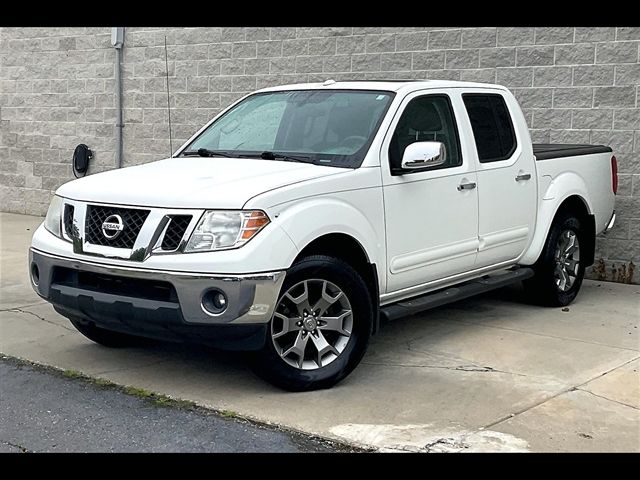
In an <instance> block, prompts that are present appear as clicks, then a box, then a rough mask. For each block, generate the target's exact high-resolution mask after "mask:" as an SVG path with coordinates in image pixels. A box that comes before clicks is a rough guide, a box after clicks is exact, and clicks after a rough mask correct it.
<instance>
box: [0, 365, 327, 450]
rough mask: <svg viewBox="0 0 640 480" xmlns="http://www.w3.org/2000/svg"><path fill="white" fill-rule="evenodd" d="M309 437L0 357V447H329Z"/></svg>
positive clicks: (16, 448) (307, 448)
mask: <svg viewBox="0 0 640 480" xmlns="http://www.w3.org/2000/svg"><path fill="white" fill-rule="evenodd" d="M333 450H335V448H334V447H332V445H331V444H329V443H327V442H324V441H321V440H315V439H313V438H312V437H306V436H301V435H297V434H294V433H290V432H284V431H280V430H275V429H271V428H267V427H263V426H258V425H255V424H252V423H249V422H247V421H243V420H238V419H229V418H224V417H222V416H220V415H219V414H216V413H214V412H211V413H209V412H206V411H204V410H202V409H189V408H177V407H175V406H158V405H157V404H156V403H154V401H153V400H150V399H148V398H147V399H145V398H139V397H137V396H134V395H129V394H126V393H124V392H122V391H121V390H119V389H117V388H113V387H109V386H106V387H104V386H98V385H95V384H93V383H91V382H89V381H87V380H83V379H73V378H65V377H64V376H62V375H61V374H59V373H53V372H49V371H46V370H42V369H40V368H38V367H33V366H30V365H28V364H22V363H19V362H16V361H13V360H7V359H3V360H0V452H16V453H19V452H329V451H333Z"/></svg>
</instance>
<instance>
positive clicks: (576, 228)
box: [524, 212, 589, 307]
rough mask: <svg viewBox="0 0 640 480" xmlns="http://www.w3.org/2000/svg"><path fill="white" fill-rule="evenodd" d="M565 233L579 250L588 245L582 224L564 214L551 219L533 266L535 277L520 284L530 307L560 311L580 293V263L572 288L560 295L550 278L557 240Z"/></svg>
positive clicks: (581, 264)
mask: <svg viewBox="0 0 640 480" xmlns="http://www.w3.org/2000/svg"><path fill="white" fill-rule="evenodd" d="M567 230H569V231H571V232H573V233H575V235H576V237H577V239H578V244H579V245H580V246H581V248H584V247H585V246H586V245H588V243H589V242H587V238H586V235H587V233H586V232H585V230H584V227H583V223H582V222H581V221H580V219H579V218H578V217H576V216H574V215H572V214H571V213H568V212H565V213H560V214H559V215H558V216H557V217H556V218H555V220H554V222H553V224H552V225H551V228H550V229H549V235H548V236H547V241H546V242H545V245H544V249H543V250H542V253H541V254H540V258H539V259H538V261H537V262H536V263H535V265H534V266H533V269H534V271H535V276H534V277H533V278H531V279H529V280H526V281H525V282H524V287H525V292H526V294H527V296H528V298H529V299H530V300H531V301H532V302H533V303H536V304H539V305H543V306H547V307H564V306H566V305H569V304H570V303H571V302H573V300H574V299H575V298H576V296H577V295H578V292H579V291H580V286H581V285H582V280H584V273H585V265H584V262H579V263H578V271H577V275H576V276H575V280H574V281H573V285H572V286H571V288H569V289H568V290H566V291H562V290H561V289H560V288H559V287H558V286H557V285H556V278H555V276H554V271H555V267H556V259H555V253H556V248H557V245H558V240H559V239H560V236H561V235H562V233H563V232H565V231H567ZM583 255H584V254H583ZM583 258H584V257H583Z"/></svg>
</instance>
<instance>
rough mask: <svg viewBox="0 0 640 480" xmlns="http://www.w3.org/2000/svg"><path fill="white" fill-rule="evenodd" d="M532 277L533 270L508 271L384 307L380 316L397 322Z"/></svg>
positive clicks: (523, 268)
mask: <svg viewBox="0 0 640 480" xmlns="http://www.w3.org/2000/svg"><path fill="white" fill-rule="evenodd" d="M533 275H534V272H533V269H531V268H526V267H521V268H518V269H516V270H508V271H506V273H500V274H496V275H493V276H487V277H482V278H478V279H475V280H469V281H468V282H464V283H461V284H460V285H456V286H454V287H449V288H445V289H444V290H437V291H435V292H430V293H426V294H424V295H420V296H419V297H414V298H410V299H408V300H401V301H400V302H398V303H393V304H390V305H385V306H384V307H381V308H380V315H381V317H382V318H384V319H386V320H387V321H389V320H397V319H398V318H402V317H408V316H409V315H415V314H416V313H420V312H424V311H425V310H429V309H431V308H436V307H439V306H441V305H446V304H447V303H451V302H456V301H458V300H462V299H465V298H469V297H473V296H474V295H478V294H480V293H485V292H489V291H491V290H495V289H497V288H502V287H506V286H507V285H511V284H512V283H515V282H519V281H520V280H526V279H527V278H531V277H533Z"/></svg>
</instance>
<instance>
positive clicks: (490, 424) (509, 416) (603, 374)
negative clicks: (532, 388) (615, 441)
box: [482, 357, 640, 430]
mask: <svg viewBox="0 0 640 480" xmlns="http://www.w3.org/2000/svg"><path fill="white" fill-rule="evenodd" d="M639 358H640V357H634V358H632V359H630V360H627V361H626V362H624V363H623V364H621V365H617V366H615V367H613V368H610V369H609V370H607V371H606V372H603V373H601V374H599V375H596V376H595V377H593V378H590V379H589V380H587V381H585V382H582V383H581V384H579V385H571V386H570V387H567V388H564V389H562V390H560V391H559V392H556V393H554V394H553V395H549V396H548V397H546V398H544V399H542V400H540V401H538V402H535V403H534V404H532V405H529V406H528V407H525V408H523V409H521V410H518V411H517V412H514V413H510V414H509V415H506V416H504V417H502V418H499V419H498V420H495V421H493V422H491V423H488V424H486V425H484V426H483V427H482V429H483V430H485V429H489V428H493V427H495V426H496V425H498V424H500V423H502V422H505V421H507V420H510V419H512V418H513V417H515V416H517V415H522V414H523V413H525V412H528V411H529V410H532V409H534V408H536V407H539V406H540V405H542V404H543V403H547V402H548V401H549V400H553V399H554V398H556V397H559V396H560V395H563V394H565V393H568V392H571V391H574V390H581V388H580V387H582V386H583V385H586V384H587V383H590V382H593V381H594V380H597V379H598V378H600V377H604V376H605V375H607V374H609V373H611V372H613V371H614V370H617V369H618V368H622V367H624V366H625V365H628V364H629V363H631V362H635V361H636V360H638V359H639ZM584 391H587V390H584ZM589 393H591V394H593V395H595V394H594V393H593V392H589ZM603 398H604V397H603ZM607 400H610V399H609V398H607ZM611 401H612V402H613V401H615V400H611ZM618 403H620V402H618ZM627 406H630V405H627ZM633 408H635V407H633Z"/></svg>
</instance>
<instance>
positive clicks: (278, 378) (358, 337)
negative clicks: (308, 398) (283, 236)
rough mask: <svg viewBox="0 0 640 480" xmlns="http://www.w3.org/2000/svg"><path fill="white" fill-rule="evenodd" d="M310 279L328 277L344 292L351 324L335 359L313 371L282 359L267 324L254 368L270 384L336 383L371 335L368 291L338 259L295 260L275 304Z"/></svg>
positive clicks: (292, 387) (314, 386)
mask: <svg viewBox="0 0 640 480" xmlns="http://www.w3.org/2000/svg"><path fill="white" fill-rule="evenodd" d="M311 279H321V280H327V281H329V282H331V283H333V284H334V285H336V286H337V287H339V288H340V289H341V290H342V291H343V292H344V294H345V295H346V296H347V298H348V300H349V302H350V304H351V310H352V319H353V327H352V331H351V336H350V337H349V340H348V342H347V344H346V346H345V347H344V350H342V352H341V353H340V354H339V355H338V356H337V358H335V359H334V360H333V361H331V362H330V363H328V364H327V365H326V366H322V367H319V368H317V369H315V370H302V369H299V368H296V367H295V366H292V365H290V364H288V363H287V362H286V361H285V360H284V359H283V358H281V356H280V354H279V353H278V351H277V350H276V346H275V345H274V341H273V340H272V337H271V328H272V325H271V323H270V325H269V333H268V334H267V339H266V342H265V346H264V348H263V349H262V350H260V351H259V352H256V354H255V355H254V358H253V360H254V361H253V367H254V371H255V372H256V373H257V374H258V375H259V376H260V377H262V378H263V379H264V380H266V381H268V382H269V383H271V384H273V385H275V386H277V387H280V388H282V389H285V390H289V391H309V390H319V389H324V388H329V387H331V386H333V385H335V384H336V383H338V382H339V381H340V380H342V379H344V378H345V377H346V376H347V375H349V373H351V371H352V370H353V369H354V368H355V367H356V366H357V365H358V363H360V360H362V357H363V355H364V353H365V351H366V349H367V346H368V344H369V339H370V337H371V330H372V324H373V321H372V320H373V317H374V312H373V309H372V302H371V294H370V292H369V289H368V288H367V285H366V283H365V281H364V280H363V279H362V277H361V276H360V275H359V274H358V272H357V271H356V270H354V269H353V267H351V266H350V265H349V264H347V263H346V262H344V261H342V260H340V259H337V258H334V257H329V256H325V255H312V256H308V257H304V258H302V259H300V260H299V261H297V262H296V263H294V264H293V266H292V267H291V268H290V269H289V270H288V271H287V276H286V278H285V281H284V282H283V285H282V288H281V290H280V298H279V299H278V303H277V305H279V304H280V301H281V300H282V297H283V295H284V293H285V292H287V291H288V290H289V289H290V288H291V287H293V286H294V285H296V284H298V283H299V282H302V281H304V280H311ZM271 322H273V319H272V320H271Z"/></svg>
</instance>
